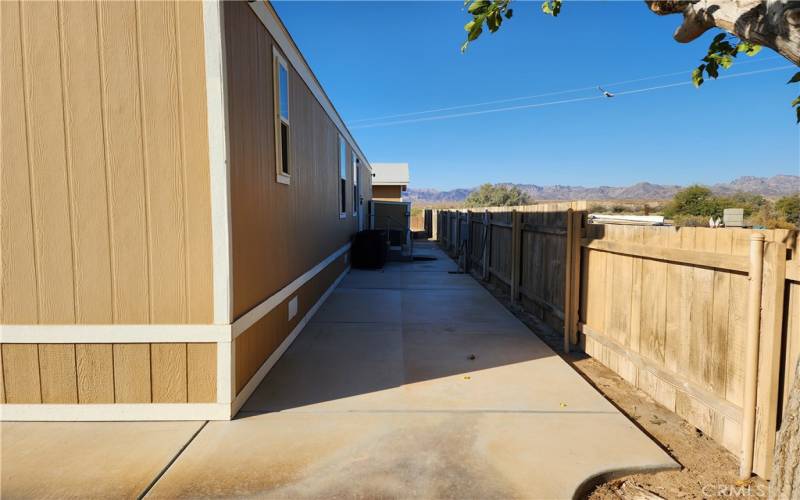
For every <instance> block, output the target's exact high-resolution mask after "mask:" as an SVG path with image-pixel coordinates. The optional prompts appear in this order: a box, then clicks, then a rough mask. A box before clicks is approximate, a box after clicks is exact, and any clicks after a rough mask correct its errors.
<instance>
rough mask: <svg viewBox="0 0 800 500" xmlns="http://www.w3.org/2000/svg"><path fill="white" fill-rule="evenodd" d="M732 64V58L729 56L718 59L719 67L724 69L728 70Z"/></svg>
mask: <svg viewBox="0 0 800 500" xmlns="http://www.w3.org/2000/svg"><path fill="white" fill-rule="evenodd" d="M732 64H733V58H732V57H731V56H727V55H726V56H721V57H720V58H719V65H720V66H722V67H723V68H725V69H728V68H730V67H731V65H732Z"/></svg>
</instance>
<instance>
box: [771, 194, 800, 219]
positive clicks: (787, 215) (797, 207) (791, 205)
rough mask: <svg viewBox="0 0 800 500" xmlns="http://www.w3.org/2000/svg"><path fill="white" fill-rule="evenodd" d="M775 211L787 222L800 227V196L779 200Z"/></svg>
mask: <svg viewBox="0 0 800 500" xmlns="http://www.w3.org/2000/svg"><path fill="white" fill-rule="evenodd" d="M775 210H776V211H777V212H778V214H780V216H781V217H783V218H784V220H786V222H789V223H791V224H798V225H800V194H794V195H791V196H784V197H783V198H780V199H778V201H776V202H775Z"/></svg>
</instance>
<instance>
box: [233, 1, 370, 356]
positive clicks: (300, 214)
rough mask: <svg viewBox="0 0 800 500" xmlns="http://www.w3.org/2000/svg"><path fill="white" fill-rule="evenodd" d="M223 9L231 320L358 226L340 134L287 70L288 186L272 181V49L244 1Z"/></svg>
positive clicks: (338, 244)
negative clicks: (342, 209)
mask: <svg viewBox="0 0 800 500" xmlns="http://www.w3.org/2000/svg"><path fill="white" fill-rule="evenodd" d="M223 8H224V12H223V14H224V24H225V33H224V37H225V47H226V71H227V78H228V80H227V95H228V120H229V122H228V123H229V138H230V139H229V143H230V144H229V153H230V162H231V227H232V231H231V232H232V243H231V246H232V260H233V309H234V311H233V312H234V314H233V316H234V318H237V317H239V316H241V315H242V314H244V313H245V312H247V311H248V310H250V309H251V308H253V307H254V306H256V305H257V304H259V303H260V302H262V301H264V300H265V299H267V298H268V297H270V296H271V295H273V294H274V293H276V292H277V291H278V290H280V289H281V288H283V287H284V286H286V285H287V284H289V283H291V282H292V281H293V280H294V279H296V278H297V277H298V276H300V275H301V274H303V273H304V272H306V271H308V270H309V269H311V268H312V267H314V266H315V265H316V264H317V263H319V262H320V261H322V260H323V259H325V258H326V257H327V256H328V255H330V254H331V253H333V252H334V251H335V250H337V249H338V248H340V247H341V246H342V245H344V244H345V243H346V242H347V241H348V239H349V238H350V235H351V234H352V233H353V232H355V230H356V219H355V217H353V215H352V212H353V200H352V192H353V188H352V167H351V166H350V165H349V164H348V166H347V169H346V170H347V176H348V180H347V218H346V219H343V220H340V219H339V165H338V158H339V146H338V140H339V139H338V137H339V133H338V130H337V128H336V127H335V126H334V124H333V122H332V121H331V120H330V118H329V117H328V115H327V114H326V113H325V111H324V109H323V107H322V106H321V105H320V103H319V102H318V101H317V99H316V98H315V97H314V95H313V94H312V93H311V91H310V90H309V88H308V87H307V86H306V84H305V82H304V81H303V80H302V79H301V78H300V76H299V75H298V74H297V72H296V71H295V70H294V68H292V67H290V68H289V115H290V123H291V125H290V137H291V139H290V147H291V152H290V174H291V181H290V184H289V185H285V184H279V183H278V182H277V181H276V169H275V131H274V127H275V120H274V106H273V90H272V89H273V80H272V77H273V75H272V73H273V70H272V51H273V47H275V46H276V45H275V42H274V41H273V39H272V38H271V36H270V35H269V33H268V31H267V29H266V28H265V27H264V25H263V24H262V23H261V21H260V20H259V19H258V17H257V16H256V14H255V13H254V12H253V11H252V9H251V8H250V7H249V6H248V5H247V3H244V2H226V3H225V4H224V6H223ZM290 66H291V65H290ZM349 150H350V148H349V147H348V158H349V154H350V151H349ZM362 161H363V159H362ZM264 321H267V320H266V319H265V320H264ZM242 342H244V341H242ZM237 353H238V351H237Z"/></svg>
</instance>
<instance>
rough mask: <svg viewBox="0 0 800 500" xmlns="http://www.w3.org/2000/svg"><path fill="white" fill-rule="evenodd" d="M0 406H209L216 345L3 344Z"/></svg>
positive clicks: (213, 395) (0, 350) (212, 396)
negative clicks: (136, 404) (51, 404)
mask: <svg viewBox="0 0 800 500" xmlns="http://www.w3.org/2000/svg"><path fill="white" fill-rule="evenodd" d="M0 354H1V356H0V358H1V359H2V370H1V371H2V382H3V384H2V387H0V389H1V391H0V392H1V393H2V396H3V399H2V402H3V403H12V404H13V403H81V404H86V403H187V402H188V403H200V402H205V403H211V402H215V401H216V397H217V396H216V392H217V389H216V387H217V345H216V344H212V343H196V344H195V343H193V344H184V343H172V344H2V345H0Z"/></svg>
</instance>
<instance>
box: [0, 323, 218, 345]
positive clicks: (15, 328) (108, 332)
mask: <svg viewBox="0 0 800 500" xmlns="http://www.w3.org/2000/svg"><path fill="white" fill-rule="evenodd" d="M230 340H231V327H230V325H158V324H153V325H0V343H3V344H118V343H125V344H136V343H158V342H225V341H228V342H230Z"/></svg>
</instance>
